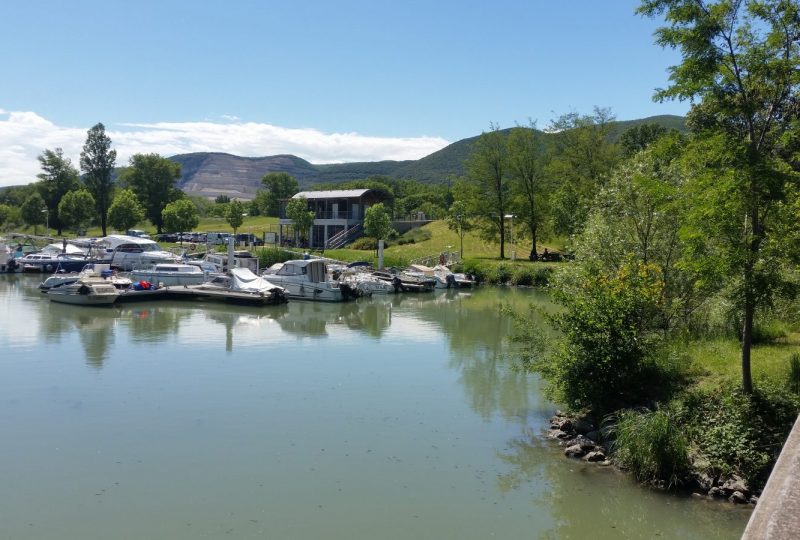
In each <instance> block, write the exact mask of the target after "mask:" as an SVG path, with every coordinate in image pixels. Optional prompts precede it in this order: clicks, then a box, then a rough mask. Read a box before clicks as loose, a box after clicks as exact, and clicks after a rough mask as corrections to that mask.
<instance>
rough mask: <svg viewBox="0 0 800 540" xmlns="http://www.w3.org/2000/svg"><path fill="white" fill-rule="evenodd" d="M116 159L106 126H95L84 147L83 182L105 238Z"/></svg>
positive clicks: (89, 133)
mask: <svg viewBox="0 0 800 540" xmlns="http://www.w3.org/2000/svg"><path fill="white" fill-rule="evenodd" d="M116 159H117V151H116V150H111V139H110V138H109V137H108V136H107V135H106V128H105V126H104V125H103V124H101V123H98V124H95V125H94V126H93V127H92V128H91V129H89V131H88V133H87V136H86V143H85V144H84V145H83V151H82V152H81V170H82V171H83V173H84V176H83V182H84V184H85V185H86V188H87V189H88V190H89V193H91V195H92V197H93V198H94V202H95V208H96V211H97V216H98V217H99V221H100V228H101V229H102V232H103V236H106V222H107V219H108V207H109V205H110V204H111V192H112V190H113V189H114V182H113V178H112V176H111V173H112V172H113V171H114V162H115V161H116Z"/></svg>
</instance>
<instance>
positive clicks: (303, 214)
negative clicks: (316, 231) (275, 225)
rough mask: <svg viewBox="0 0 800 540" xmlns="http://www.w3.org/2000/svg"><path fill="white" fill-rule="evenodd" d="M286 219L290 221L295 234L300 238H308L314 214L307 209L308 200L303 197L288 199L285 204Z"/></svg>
mask: <svg viewBox="0 0 800 540" xmlns="http://www.w3.org/2000/svg"><path fill="white" fill-rule="evenodd" d="M286 217H287V218H289V219H291V220H292V225H293V226H294V231H295V234H300V236H301V237H302V238H304V239H305V238H307V237H308V230H309V229H310V228H311V226H312V225H313V224H314V212H313V211H311V210H309V209H308V200H307V199H306V198H305V197H297V198H292V199H289V202H288V203H286Z"/></svg>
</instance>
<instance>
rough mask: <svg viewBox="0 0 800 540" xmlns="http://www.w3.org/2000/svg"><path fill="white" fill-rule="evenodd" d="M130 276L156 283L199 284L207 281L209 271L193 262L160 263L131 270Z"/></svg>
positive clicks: (170, 284)
mask: <svg viewBox="0 0 800 540" xmlns="http://www.w3.org/2000/svg"><path fill="white" fill-rule="evenodd" d="M130 276H131V279H132V280H133V281H136V282H138V281H147V282H149V283H154V284H157V285H166V286H172V285H199V284H200V283H203V282H204V281H208V279H209V276H210V272H207V271H204V269H203V268H202V267H200V266H198V265H194V264H182V263H161V264H154V265H153V266H151V267H149V268H137V269H134V270H131V272H130Z"/></svg>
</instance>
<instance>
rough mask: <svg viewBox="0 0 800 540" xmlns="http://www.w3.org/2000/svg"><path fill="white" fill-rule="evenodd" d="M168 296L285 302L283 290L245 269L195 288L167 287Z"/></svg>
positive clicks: (250, 302)
mask: <svg viewBox="0 0 800 540" xmlns="http://www.w3.org/2000/svg"><path fill="white" fill-rule="evenodd" d="M167 291H168V292H169V294H170V296H190V297H199V298H207V299H216V300H224V301H227V302H233V303H243V304H259V305H271V304H282V303H284V302H286V291H285V289H284V288H283V287H281V286H278V285H275V284H274V283H270V282H269V281H267V280H266V279H264V278H262V277H259V276H257V275H255V274H254V273H253V272H251V271H250V270H248V269H247V268H234V269H233V270H231V271H230V272H228V273H227V274H221V275H217V276H216V277H214V278H213V279H211V280H210V281H206V282H204V283H201V284H199V285H183V286H174V287H167Z"/></svg>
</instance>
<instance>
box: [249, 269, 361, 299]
mask: <svg viewBox="0 0 800 540" xmlns="http://www.w3.org/2000/svg"><path fill="white" fill-rule="evenodd" d="M262 275H263V276H264V277H265V278H267V279H268V280H270V281H271V282H273V283H275V284H277V285H280V286H281V287H284V288H285V289H286V294H288V295H289V297H290V298H298V299H302V300H317V301H321V302H341V301H343V300H347V299H350V298H356V297H358V296H359V293H358V290H357V289H354V288H352V287H351V286H350V285H348V284H346V283H341V282H339V281H336V280H334V279H332V278H331V277H330V276H329V275H328V269H327V266H326V264H325V261H323V260H321V259H296V260H291V261H286V262H283V263H276V264H273V265H272V266H270V267H269V268H267V269H266V270H265V271H264V273H263V274H262Z"/></svg>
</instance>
